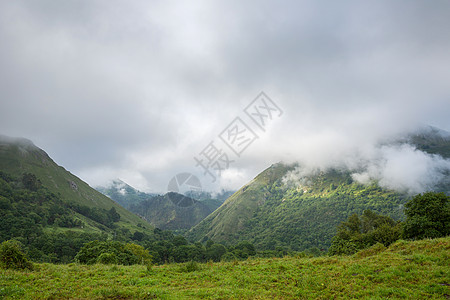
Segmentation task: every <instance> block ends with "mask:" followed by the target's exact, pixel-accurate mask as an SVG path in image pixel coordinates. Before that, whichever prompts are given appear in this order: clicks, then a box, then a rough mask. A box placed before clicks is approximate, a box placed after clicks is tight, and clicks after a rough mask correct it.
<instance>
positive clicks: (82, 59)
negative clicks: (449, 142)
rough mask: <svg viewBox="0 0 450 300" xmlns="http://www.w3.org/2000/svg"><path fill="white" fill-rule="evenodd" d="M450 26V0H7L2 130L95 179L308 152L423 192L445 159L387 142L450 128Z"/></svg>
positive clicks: (207, 185)
mask: <svg viewBox="0 0 450 300" xmlns="http://www.w3.org/2000/svg"><path fill="white" fill-rule="evenodd" d="M449 28H450V2H449V1H446V0H435V1H433V3H432V4H430V2H429V1H425V0H423V1H413V0H408V1H406V0H405V1H370V2H369V1H313V0H311V1H283V0H282V1H264V0H263V1H234V0H231V1H206V0H205V1H183V2H181V1H170V0H169V1H139V0H137V1H117V0H108V1H106V0H105V1H87V0H86V1H83V0H76V1H75V0H67V1H49V0H36V1H20V0H19V1H7V0H0V45H1V46H0V133H1V134H4V135H8V136H16V137H24V138H28V139H30V140H32V141H33V142H34V143H35V144H36V145H37V146H38V147H40V148H42V149H44V150H45V151H46V152H47V153H48V154H49V155H50V156H51V157H52V158H53V159H54V160H55V161H56V162H57V163H58V164H60V165H62V166H64V167H65V168H66V169H67V170H69V171H70V172H72V173H74V174H75V175H77V176H79V177H80V178H82V179H83V180H85V181H86V182H88V183H89V184H90V185H91V186H96V185H105V184H107V182H109V181H111V180H112V179H115V178H120V179H122V180H123V181H125V182H127V183H129V184H130V185H132V186H134V187H136V188H138V189H140V190H143V191H147V192H165V191H166V190H167V186H168V183H169V182H170V181H171V179H172V178H174V177H176V176H177V174H180V173H188V174H192V175H193V176H196V177H197V178H198V180H199V181H200V183H201V186H202V187H203V188H204V189H206V190H218V189H221V188H225V189H238V188H239V187H241V186H242V185H244V184H245V183H247V182H248V181H249V180H251V179H252V178H253V177H254V176H256V175H257V174H258V173H260V172H261V171H262V170H264V169H265V168H267V167H269V166H270V165H271V164H273V163H276V162H279V161H286V162H291V161H301V162H303V163H304V164H305V165H310V166H311V167H313V168H316V167H317V168H327V167H330V166H342V165H345V166H348V167H349V168H353V169H355V170H356V169H358V171H355V174H354V177H355V178H357V179H358V180H361V181H364V180H368V179H370V178H377V179H379V180H381V182H385V183H386V185H387V186H388V187H392V186H389V184H392V183H395V182H397V181H398V184H396V185H395V186H394V187H402V186H403V187H404V188H406V189H411V188H412V190H414V191H415V192H417V191H422V190H423V189H425V187H426V186H429V184H430V183H429V182H428V181H429V178H435V177H434V175H436V176H437V177H436V178H439V176H441V177H442V174H443V171H442V168H444V169H446V168H448V166H449V165H450V164H449V163H448V160H442V159H441V158H439V157H435V156H430V155H426V154H424V153H422V152H420V151H417V149H414V148H413V147H410V146H402V147H396V148H395V147H394V148H393V147H391V148H386V147H384V148H383V147H381V146H380V141H385V140H389V139H392V138H394V137H396V136H399V135H402V134H404V133H405V132H409V131H412V130H415V129H416V128H417V127H419V126H424V125H431V126H435V127H438V128H441V129H444V130H447V131H450V118H449V115H450V114H449V113H450V85H449V79H450V29H449ZM261 92H264V94H263V96H262V97H263V98H261V97H258V96H260V95H261V94H260V93H261ZM264 97H265V98H264ZM261 99H263V100H261ZM264 99H265V100H264ZM261 101H263V102H261ZM264 101H265V102H264ZM264 103H265V104H266V106H264ZM255 107H256V108H257V109H258V107H259V115H258V114H252V112H251V110H252V109H254V108H255ZM246 112H248V114H247V113H246ZM255 112H257V113H258V111H256V110H254V111H253V113H255ZM252 116H253V118H254V119H252ZM236 118H238V119H236ZM258 118H259V119H258ZM261 118H262V119H261ZM258 120H259V121H261V120H264V121H265V123H264V126H262V127H259V126H258ZM259 125H261V124H259ZM242 126H243V127H242ZM234 130H235V131H234ZM242 132H244V133H243V134H242ZM233 133H235V135H233ZM238 133H239V134H240V135H238ZM233 138H234V140H232V139H233ZM230 144H231V146H230ZM236 146H238V147H240V148H239V149H238V150H237V151H236V149H234V151H236V152H234V151H233V147H236ZM213 151H216V152H213ZM207 154H209V156H207ZM213 154H214V155H213ZM208 157H209V158H212V157H213V158H215V160H212V161H209V160H208V159H207V158H208ZM195 158H197V159H198V161H201V162H202V164H199V163H198V162H197V161H196V160H195ZM207 162H210V163H211V164H210V165H209V168H208V163H207ZM214 162H215V163H218V164H216V165H214V164H213V163H214ZM202 165H203V166H204V167H202ZM411 165H414V166H417V167H415V168H414V169H412V170H409V169H408V167H407V166H411ZM214 166H220V168H221V172H220V174H219V173H218V172H216V171H214ZM361 168H362V169H361ZM216 169H217V168H216ZM211 170H213V171H211ZM207 171H209V172H212V173H208V172H207ZM405 172H406V173H407V174H409V175H411V174H414V176H412V178H410V177H408V178H404V177H405ZM427 174H428V175H429V174H434V175H433V176H431V177H430V176H428V179H427V180H428V181H427V182H424V181H423V178H424V175H427ZM219 175H220V176H219ZM176 178H181V177H176ZM183 178H185V177H183ZM214 180H215V181H214ZM383 180H384V181H383ZM180 184H181V183H180Z"/></svg>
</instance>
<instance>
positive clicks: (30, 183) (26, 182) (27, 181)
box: [22, 173, 41, 191]
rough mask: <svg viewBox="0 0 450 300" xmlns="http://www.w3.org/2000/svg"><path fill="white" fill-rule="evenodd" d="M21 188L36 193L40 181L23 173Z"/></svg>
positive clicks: (29, 174) (34, 176)
mask: <svg viewBox="0 0 450 300" xmlns="http://www.w3.org/2000/svg"><path fill="white" fill-rule="evenodd" d="M22 183H23V186H24V187H25V188H26V189H28V190H30V191H37V190H38V188H39V187H40V186H41V181H40V180H39V179H37V178H36V175H34V174H31V173H25V174H23V175H22Z"/></svg>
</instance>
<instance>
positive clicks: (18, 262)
mask: <svg viewBox="0 0 450 300" xmlns="http://www.w3.org/2000/svg"><path fill="white" fill-rule="evenodd" d="M0 267H2V268H6V269H29V270H32V269H33V264H32V263H31V262H30V261H29V260H28V258H27V256H26V255H25V253H24V252H23V250H22V247H21V245H20V243H19V242H17V241H14V240H9V241H4V242H3V243H1V244H0Z"/></svg>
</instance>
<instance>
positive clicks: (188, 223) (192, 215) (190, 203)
mask: <svg viewBox="0 0 450 300" xmlns="http://www.w3.org/2000/svg"><path fill="white" fill-rule="evenodd" d="M129 209H130V211H132V212H134V213H136V214H138V215H140V216H143V217H144V218H145V219H146V220H147V221H148V222H149V223H150V224H152V225H153V226H155V227H157V228H161V229H165V230H179V229H182V230H185V229H190V228H191V227H192V226H194V225H196V224H198V223H199V222H200V221H201V220H203V219H204V218H205V217H206V216H208V215H209V214H210V213H211V212H212V209H211V208H210V207H208V206H207V205H205V204H204V203H203V202H201V201H197V200H195V199H192V198H190V197H187V196H184V195H182V194H178V193H175V192H169V193H167V194H165V195H157V196H153V197H150V198H149V199H147V200H144V201H142V202H139V203H137V204H132V205H130V207H129Z"/></svg>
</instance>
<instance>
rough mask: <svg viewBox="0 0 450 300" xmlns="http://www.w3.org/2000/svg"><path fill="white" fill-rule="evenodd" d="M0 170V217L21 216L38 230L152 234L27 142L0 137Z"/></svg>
mask: <svg viewBox="0 0 450 300" xmlns="http://www.w3.org/2000/svg"><path fill="white" fill-rule="evenodd" d="M0 171H1V175H2V176H1V178H0V179H1V181H0V183H1V184H0V195H1V196H2V197H3V198H2V200H3V201H4V203H5V205H6V206H5V207H7V208H9V210H8V209H5V208H4V209H3V210H2V211H1V213H2V214H3V221H4V220H5V218H6V217H8V218H13V219H17V220H19V219H20V220H22V221H23V222H25V223H26V222H28V223H29V224H33V226H34V225H36V226H37V227H39V228H41V229H42V230H43V232H59V233H61V232H67V231H71V232H78V233H89V234H100V235H104V236H110V237H112V236H124V237H125V236H130V235H131V234H132V233H133V232H135V231H140V232H147V233H148V234H153V228H152V226H150V225H149V224H147V225H145V224H146V222H145V221H144V220H142V219H141V218H140V217H138V216H137V215H135V214H133V213H131V212H129V211H127V210H126V209H124V208H123V207H121V206H120V205H118V204H117V203H115V202H114V201H113V200H111V199H110V198H108V197H106V196H104V195H103V194H101V193H100V192H98V191H96V190H95V189H93V188H91V187H90V186H89V185H88V184H87V183H85V182H84V181H82V180H81V179H79V178H78V177H76V176H75V175H73V174H71V173H70V172H68V171H67V170H65V169H64V168H63V167H61V166H59V165H57V164H56V163H55V162H54V161H53V160H52V159H51V158H50V157H49V156H48V154H47V153H45V152H44V151H43V150H42V149H40V148H38V147H36V146H35V145H34V144H33V143H32V142H31V141H30V140H27V139H23V138H11V137H7V136H3V135H2V136H0ZM21 207H22V208H21ZM21 211H27V212H28V213H29V215H26V214H24V213H22V212H21ZM30 216H33V217H32V218H31V217H30ZM33 218H34V219H33ZM55 220H57V222H56V221H55ZM22 221H21V222H22ZM28 223H27V224H28ZM11 226H12V225H10V226H6V227H5V228H6V229H9V228H10V227H11ZM9 234H12V236H9V237H14V236H15V234H14V233H11V232H10V233H9ZM25 238H26V237H25Z"/></svg>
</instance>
